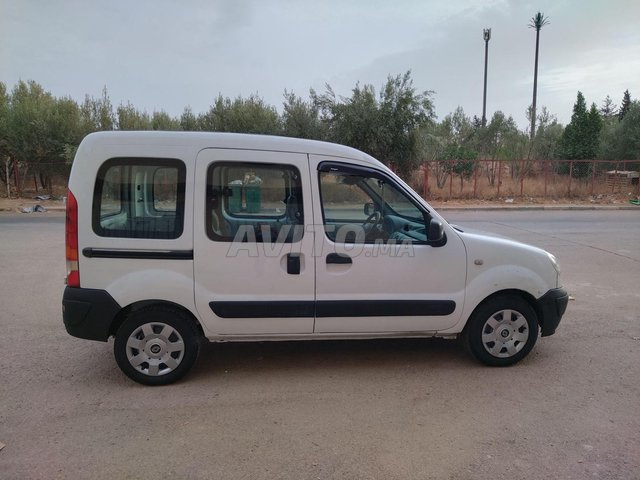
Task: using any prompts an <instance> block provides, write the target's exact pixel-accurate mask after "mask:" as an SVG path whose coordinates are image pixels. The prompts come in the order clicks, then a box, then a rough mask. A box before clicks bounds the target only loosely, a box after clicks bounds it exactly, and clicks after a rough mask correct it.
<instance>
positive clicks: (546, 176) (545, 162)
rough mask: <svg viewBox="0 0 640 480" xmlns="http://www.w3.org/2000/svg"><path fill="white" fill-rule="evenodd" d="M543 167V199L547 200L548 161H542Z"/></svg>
mask: <svg viewBox="0 0 640 480" xmlns="http://www.w3.org/2000/svg"><path fill="white" fill-rule="evenodd" d="M543 162H544V163H543V165H544V198H547V178H548V176H549V161H548V160H543Z"/></svg>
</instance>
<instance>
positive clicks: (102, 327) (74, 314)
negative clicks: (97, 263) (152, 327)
mask: <svg viewBox="0 0 640 480" xmlns="http://www.w3.org/2000/svg"><path fill="white" fill-rule="evenodd" d="M120 309H121V307H120V305H118V303H117V302H116V301H115V300H114V299H113V297H112V296H111V295H109V293H107V292H106V291H105V290H94V289H92V288H72V287H66V288H65V289H64V294H63V296H62V319H63V321H64V326H65V328H66V329H67V332H68V333H69V335H73V336H74V337H78V338H85V339H87V340H99V341H101V342H106V341H107V340H108V339H109V330H110V328H111V324H112V322H113V319H114V318H115V317H116V315H117V314H118V312H119V311H120Z"/></svg>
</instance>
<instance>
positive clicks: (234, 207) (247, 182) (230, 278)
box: [194, 149, 315, 335]
mask: <svg viewBox="0 0 640 480" xmlns="http://www.w3.org/2000/svg"><path fill="white" fill-rule="evenodd" d="M195 178H196V180H195V181H196V183H197V184H198V185H197V186H196V195H195V198H194V202H195V208H194V218H195V220H194V225H195V227H194V270H195V271H194V278H195V299H196V307H197V310H198V313H199V315H200V317H201V318H202V320H203V325H204V327H205V329H206V330H207V332H206V333H207V334H209V335H261V334H303V333H312V332H313V321H314V318H313V315H314V282H315V271H314V269H315V266H314V262H313V256H312V251H313V232H312V231H308V232H307V231H305V228H304V225H305V219H308V223H311V219H312V218H313V213H312V207H311V203H312V202H311V192H310V189H309V181H308V178H309V163H308V157H307V155H305V154H293V153H281V152H261V151H249V150H224V149H206V150H203V151H201V152H200V153H199V154H198V158H197V162H196V175H195Z"/></svg>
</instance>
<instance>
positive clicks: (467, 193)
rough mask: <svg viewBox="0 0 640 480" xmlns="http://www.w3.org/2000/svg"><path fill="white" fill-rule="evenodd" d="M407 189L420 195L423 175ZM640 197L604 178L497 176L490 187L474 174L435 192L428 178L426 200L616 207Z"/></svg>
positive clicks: (432, 177)
mask: <svg viewBox="0 0 640 480" xmlns="http://www.w3.org/2000/svg"><path fill="white" fill-rule="evenodd" d="M411 186H412V187H413V188H414V189H415V190H416V191H417V192H419V193H420V194H422V195H424V194H425V190H424V173H423V172H422V171H416V172H415V173H414V175H413V178H412V179H411ZM638 196H640V188H639V186H638V185H637V184H634V185H631V184H628V185H610V184H607V181H606V178H605V177H604V176H596V177H595V178H594V179H593V180H592V179H591V177H589V178H587V179H575V178H571V179H570V178H569V175H558V174H552V173H549V174H547V176H546V178H545V175H543V174H540V175H531V176H527V177H524V178H523V179H522V180H519V179H517V178H512V177H511V176H510V175H509V174H504V173H503V174H501V175H500V182H498V179H497V178H496V179H495V182H494V184H493V185H491V184H490V182H489V179H488V177H487V175H481V174H480V173H478V174H477V175H475V176H474V177H471V178H470V179H465V180H464V181H462V182H461V181H460V177H459V176H454V177H451V176H450V177H449V178H448V179H447V181H446V184H445V185H444V186H443V187H442V188H439V187H438V186H437V184H436V179H435V175H429V186H428V191H427V195H426V197H427V199H428V200H437V201H448V200H482V201H489V202H495V201H498V202H504V201H505V200H506V199H513V201H514V202H518V203H522V202H527V203H546V202H554V201H555V202H558V201H584V202H590V203H619V202H621V201H625V202H626V201H627V200H628V199H631V198H638Z"/></svg>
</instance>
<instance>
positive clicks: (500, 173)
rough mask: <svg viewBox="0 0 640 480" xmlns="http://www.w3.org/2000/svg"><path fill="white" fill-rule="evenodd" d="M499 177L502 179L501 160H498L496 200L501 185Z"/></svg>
mask: <svg viewBox="0 0 640 480" xmlns="http://www.w3.org/2000/svg"><path fill="white" fill-rule="evenodd" d="M501 177H502V160H498V198H500V184H501V183H502V180H500V178H501Z"/></svg>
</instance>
